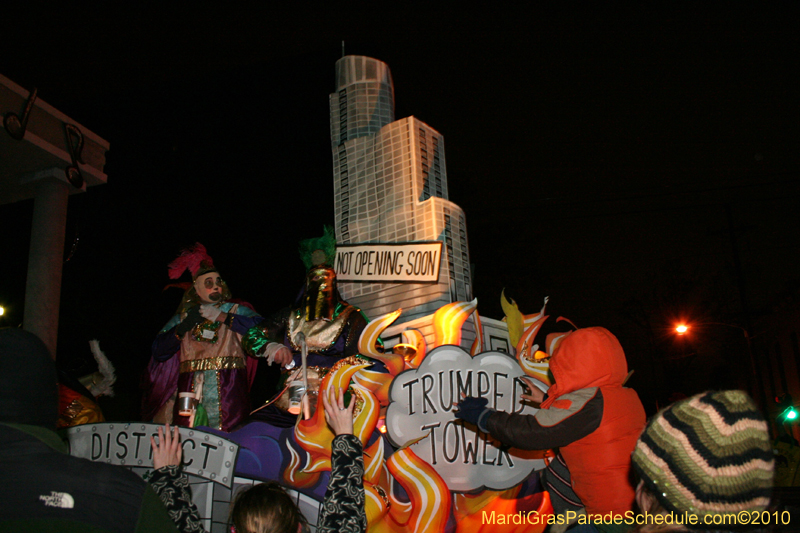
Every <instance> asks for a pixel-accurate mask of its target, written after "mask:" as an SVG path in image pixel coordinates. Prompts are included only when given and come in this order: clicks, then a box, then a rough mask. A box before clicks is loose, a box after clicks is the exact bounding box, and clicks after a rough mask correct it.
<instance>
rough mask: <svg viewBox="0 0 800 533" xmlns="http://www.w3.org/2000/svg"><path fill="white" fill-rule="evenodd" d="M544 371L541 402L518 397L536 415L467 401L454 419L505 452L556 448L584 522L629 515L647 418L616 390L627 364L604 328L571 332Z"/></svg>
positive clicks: (534, 395) (627, 394) (628, 392)
mask: <svg viewBox="0 0 800 533" xmlns="http://www.w3.org/2000/svg"><path fill="white" fill-rule="evenodd" d="M550 370H551V372H552V374H553V378H554V379H555V384H554V385H553V386H551V387H550V389H549V390H548V391H547V393H546V394H545V393H544V392H542V391H541V390H539V389H537V388H536V387H531V389H532V391H531V394H530V395H523V398H524V399H527V400H531V401H533V402H534V403H539V404H540V409H539V411H538V412H537V413H536V414H535V415H522V414H512V413H504V412H500V411H495V410H494V409H490V408H489V407H488V406H487V404H488V401H487V399H486V398H472V397H466V398H464V399H462V400H461V402H460V403H459V404H458V412H457V413H456V417H458V418H461V419H462V420H464V421H466V422H469V423H471V424H474V425H476V426H477V427H478V429H479V430H481V431H483V432H484V433H487V434H489V435H491V436H492V437H494V438H496V439H497V440H499V441H500V442H502V443H503V444H505V445H508V446H512V447H515V448H519V449H522V450H546V449H554V448H559V451H560V456H561V457H562V458H563V459H564V461H565V462H566V467H567V468H568V469H569V474H570V475H571V478H572V489H573V490H574V491H575V494H576V495H577V496H578V498H580V501H581V502H582V503H583V505H584V506H585V509H586V514H588V515H598V514H607V513H609V512H613V513H614V514H615V515H616V514H619V515H624V514H625V513H626V512H627V511H629V510H631V509H632V508H633V503H634V488H633V486H632V485H631V482H630V473H631V460H630V457H631V452H633V449H634V446H635V445H636V439H637V438H638V437H639V434H640V433H641V432H642V429H643V428H644V425H645V421H646V417H645V413H644V407H643V406H642V402H641V401H640V400H639V396H638V395H637V394H636V391H634V390H633V389H629V388H625V387H623V383H624V381H625V379H626V377H627V374H628V364H627V361H626V360H625V353H624V352H623V350H622V346H621V345H620V343H619V341H618V340H617V338H616V337H615V336H614V335H613V334H612V333H611V332H610V331H608V330H607V329H605V328H599V327H594V328H585V329H578V330H576V331H573V332H571V333H569V334H567V335H566V337H564V338H563V340H562V341H561V344H560V345H559V346H558V347H557V348H556V349H555V350H554V353H553V354H552V357H551V358H550ZM595 526H596V527H597V528H598V529H599V530H609V529H611V530H613V529H614V524H605V523H603V524H599V523H595Z"/></svg>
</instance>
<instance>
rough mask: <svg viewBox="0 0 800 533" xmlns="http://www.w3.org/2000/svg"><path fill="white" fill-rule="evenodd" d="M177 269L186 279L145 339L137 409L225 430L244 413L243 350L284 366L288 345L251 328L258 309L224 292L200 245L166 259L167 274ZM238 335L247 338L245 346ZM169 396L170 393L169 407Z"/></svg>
mask: <svg viewBox="0 0 800 533" xmlns="http://www.w3.org/2000/svg"><path fill="white" fill-rule="evenodd" d="M185 270H188V271H189V272H190V273H191V275H192V284H191V286H190V287H189V288H188V289H187V290H186V292H185V293H184V295H183V299H182V300H181V304H180V306H179V307H178V311H177V313H176V314H175V316H173V317H172V318H171V319H170V321H169V322H167V324H166V325H165V326H164V328H163V329H162V330H161V332H160V333H159V334H158V336H157V337H156V340H155V341H154V342H153V349H152V359H151V361H150V365H149V367H148V375H147V376H146V377H147V378H149V381H150V387H149V389H150V390H149V391H148V392H149V394H147V393H146V395H145V401H144V405H143V407H144V408H143V415H144V418H145V420H149V419H151V418H152V419H154V420H156V421H158V422H165V421H166V422H169V421H170V420H169V419H170V415H171V418H172V423H174V424H176V425H181V426H189V427H194V426H200V425H203V426H208V427H213V428H217V429H221V430H223V431H231V430H233V429H234V428H235V427H236V426H237V425H239V424H240V423H242V422H243V421H244V420H245V418H246V417H247V415H248V414H249V412H250V395H249V388H250V383H251V382H252V378H251V377H249V376H248V374H252V373H254V371H255V367H256V365H255V360H253V359H251V358H248V356H251V357H265V358H267V359H268V361H269V362H270V364H271V363H272V362H276V363H278V364H280V365H286V364H288V363H290V362H291V360H292V356H291V352H290V351H289V350H287V349H286V347H285V346H283V345H282V344H280V343H277V342H270V341H269V340H268V339H266V338H265V337H264V330H263V329H260V328H257V327H256V325H257V324H258V323H259V322H261V321H262V320H263V319H262V317H261V316H260V315H258V313H256V312H255V311H254V310H253V309H251V308H250V307H248V306H247V305H246V304H243V303H235V302H234V301H233V300H232V299H231V292H230V290H229V289H228V285H227V284H226V283H225V281H223V280H222V278H221V277H220V275H219V272H218V271H217V269H216V267H214V262H213V260H212V259H211V257H210V256H209V255H208V253H207V252H206V249H205V247H204V246H203V245H202V244H200V243H196V244H195V245H194V246H193V247H191V248H189V249H186V250H183V251H182V252H181V254H180V255H179V256H178V257H177V258H176V259H175V260H174V261H173V262H172V263H170V264H169V276H170V278H171V279H178V278H180V276H181V275H182V274H183V272H184V271H185ZM251 332H252V333H251ZM243 336H248V338H249V339H250V343H249V344H248V345H244V344H243V343H242V337H243ZM250 369H252V370H250ZM248 370H250V371H249V372H248ZM176 396H177V398H176ZM170 399H172V400H177V401H174V407H171V405H170V404H172V403H173V402H170Z"/></svg>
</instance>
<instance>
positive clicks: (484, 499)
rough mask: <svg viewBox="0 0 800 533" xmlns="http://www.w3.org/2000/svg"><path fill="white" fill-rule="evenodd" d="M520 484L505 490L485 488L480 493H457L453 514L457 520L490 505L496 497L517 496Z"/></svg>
mask: <svg viewBox="0 0 800 533" xmlns="http://www.w3.org/2000/svg"><path fill="white" fill-rule="evenodd" d="M520 488H521V486H520V485H517V486H516V487H512V488H510V489H507V490H504V491H496V490H484V491H482V492H480V493H478V494H455V495H454V496H455V501H454V502H453V514H454V515H455V517H456V522H460V521H461V520H463V519H465V518H467V517H468V516H470V515H473V514H475V513H477V512H478V511H480V510H481V509H483V508H484V507H486V506H487V505H489V504H490V503H491V502H492V500H494V499H496V498H506V499H508V498H515V497H516V496H517V494H518V493H519V489H520Z"/></svg>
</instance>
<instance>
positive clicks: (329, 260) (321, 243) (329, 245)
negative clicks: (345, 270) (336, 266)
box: [300, 226, 336, 269]
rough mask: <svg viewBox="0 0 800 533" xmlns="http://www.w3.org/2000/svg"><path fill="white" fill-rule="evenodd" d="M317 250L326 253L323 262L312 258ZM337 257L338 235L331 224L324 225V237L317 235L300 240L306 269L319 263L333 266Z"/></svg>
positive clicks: (301, 253)
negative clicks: (335, 234) (336, 235)
mask: <svg viewBox="0 0 800 533" xmlns="http://www.w3.org/2000/svg"><path fill="white" fill-rule="evenodd" d="M317 250H319V251H321V252H322V253H324V254H325V260H324V262H323V263H320V262H319V261H314V260H312V259H311V256H312V254H313V253H314V252H315V251H317ZM335 258H336V237H335V236H334V233H333V228H332V227H331V226H325V227H323V235H322V237H315V238H313V239H305V240H302V241H300V259H302V260H303V264H304V265H305V266H306V269H309V268H311V267H312V266H317V265H319V264H325V265H330V266H333V261H334V259H335Z"/></svg>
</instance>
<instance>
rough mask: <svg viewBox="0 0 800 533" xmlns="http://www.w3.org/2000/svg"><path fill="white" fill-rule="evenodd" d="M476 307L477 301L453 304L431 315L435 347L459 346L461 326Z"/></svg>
mask: <svg viewBox="0 0 800 533" xmlns="http://www.w3.org/2000/svg"><path fill="white" fill-rule="evenodd" d="M476 307H478V299H477V298H475V299H473V300H472V301H471V302H453V303H451V304H447V305H445V306H444V307H440V308H439V309H438V310H437V311H436V313H434V314H433V328H434V332H435V338H436V346H443V345H445V344H454V345H456V346H458V345H459V344H461V326H462V325H464V322H465V321H466V320H467V318H469V315H471V314H472V312H473V311H474V310H475V308H476Z"/></svg>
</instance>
